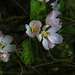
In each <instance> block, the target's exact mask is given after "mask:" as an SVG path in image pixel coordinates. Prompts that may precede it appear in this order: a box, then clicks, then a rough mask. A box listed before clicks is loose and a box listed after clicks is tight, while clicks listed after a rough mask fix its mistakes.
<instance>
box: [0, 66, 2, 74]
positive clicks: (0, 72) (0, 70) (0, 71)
mask: <svg viewBox="0 0 75 75" xmlns="http://www.w3.org/2000/svg"><path fill="white" fill-rule="evenodd" d="M0 75H3V71H2V69H1V67H0Z"/></svg>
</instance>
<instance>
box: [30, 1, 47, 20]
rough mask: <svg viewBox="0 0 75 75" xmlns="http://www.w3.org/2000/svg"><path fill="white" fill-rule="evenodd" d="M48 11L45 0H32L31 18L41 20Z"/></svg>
mask: <svg viewBox="0 0 75 75" xmlns="http://www.w3.org/2000/svg"><path fill="white" fill-rule="evenodd" d="M45 12H46V6H45V2H43V3H42V4H40V2H39V1H38V0H31V4H30V20H41V19H42V18H43V15H44V14H45Z"/></svg>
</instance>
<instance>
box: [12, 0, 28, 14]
mask: <svg viewBox="0 0 75 75" xmlns="http://www.w3.org/2000/svg"><path fill="white" fill-rule="evenodd" d="M12 1H13V2H14V3H15V4H17V5H18V6H19V7H20V8H21V9H22V10H23V11H24V12H25V13H27V11H26V10H25V9H24V8H23V7H22V6H21V5H20V4H19V3H18V2H17V1H15V0H12ZM27 15H29V14H28V13H27Z"/></svg>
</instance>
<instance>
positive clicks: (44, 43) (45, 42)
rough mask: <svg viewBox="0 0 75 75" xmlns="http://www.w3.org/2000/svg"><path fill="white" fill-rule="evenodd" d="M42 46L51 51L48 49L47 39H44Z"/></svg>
mask: <svg viewBox="0 0 75 75" xmlns="http://www.w3.org/2000/svg"><path fill="white" fill-rule="evenodd" d="M42 45H43V47H44V48H45V49H46V50H49V48H48V41H47V39H45V38H44V37H43V41H42Z"/></svg>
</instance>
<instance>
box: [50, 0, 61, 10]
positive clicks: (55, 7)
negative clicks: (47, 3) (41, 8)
mask: <svg viewBox="0 0 75 75" xmlns="http://www.w3.org/2000/svg"><path fill="white" fill-rule="evenodd" d="M57 2H58V0H56V1H55V2H53V3H51V6H52V8H53V9H54V10H58V9H59V8H60V4H57Z"/></svg>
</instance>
